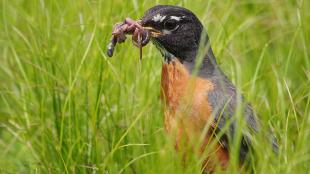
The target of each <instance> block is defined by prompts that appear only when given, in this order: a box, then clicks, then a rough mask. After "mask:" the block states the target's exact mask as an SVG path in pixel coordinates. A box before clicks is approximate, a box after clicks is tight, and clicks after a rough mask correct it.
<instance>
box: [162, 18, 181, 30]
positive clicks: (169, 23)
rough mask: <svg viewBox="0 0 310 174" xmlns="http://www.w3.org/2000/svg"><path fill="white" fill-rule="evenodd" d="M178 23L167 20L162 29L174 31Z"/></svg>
mask: <svg viewBox="0 0 310 174" xmlns="http://www.w3.org/2000/svg"><path fill="white" fill-rule="evenodd" d="M178 26H179V25H178V21H176V20H174V19H169V20H167V21H166V22H165V23H164V28H165V29H166V30H175V29H177V27H178Z"/></svg>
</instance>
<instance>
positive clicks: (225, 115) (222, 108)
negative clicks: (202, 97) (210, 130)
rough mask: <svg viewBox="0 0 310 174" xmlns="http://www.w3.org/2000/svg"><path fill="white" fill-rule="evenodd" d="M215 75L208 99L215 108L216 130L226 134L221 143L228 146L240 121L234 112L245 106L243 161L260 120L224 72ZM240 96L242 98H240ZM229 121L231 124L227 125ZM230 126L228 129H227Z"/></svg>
mask: <svg viewBox="0 0 310 174" xmlns="http://www.w3.org/2000/svg"><path fill="white" fill-rule="evenodd" d="M218 73H219V74H217V75H215V76H213V78H212V79H211V81H212V82H213V84H214V90H213V91H212V92H210V93H209V94H208V100H209V102H210V104H211V107H212V108H213V113H212V114H213V116H214V121H215V124H216V127H215V130H216V132H220V131H223V129H224V128H226V129H225V130H226V131H224V135H223V136H221V137H220V140H221V143H222V144H223V145H224V147H226V148H228V144H229V140H230V139H232V138H233V137H234V136H235V132H236V128H237V127H238V121H236V120H235V118H233V117H234V114H235V112H236V109H237V107H238V105H239V104H240V105H241V106H242V108H243V110H242V112H243V113H242V117H241V118H242V119H244V121H245V122H246V125H247V126H246V127H243V128H241V129H242V139H241V147H240V154H239V155H240V160H241V161H243V160H244V159H245V157H246V155H247V152H248V150H249V146H250V144H251V139H250V137H251V136H250V135H251V134H252V133H253V132H257V131H258V129H259V128H258V127H259V126H258V122H257V120H256V116H255V114H254V112H253V110H252V107H251V106H250V105H249V104H248V103H246V102H245V101H244V99H243V97H242V96H240V94H238V92H237V90H236V89H235V87H234V85H233V84H232V83H231V82H230V81H229V80H228V78H227V77H226V76H225V75H224V74H223V73H222V72H218ZM238 95H239V96H238ZM238 98H240V99H239V100H238ZM227 123H229V125H227ZM227 126H228V129H227Z"/></svg>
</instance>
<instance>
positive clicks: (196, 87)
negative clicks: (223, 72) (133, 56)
mask: <svg viewBox="0 0 310 174" xmlns="http://www.w3.org/2000/svg"><path fill="white" fill-rule="evenodd" d="M212 90H213V84H212V83H211V82H210V81H209V80H207V79H203V78H200V77H194V76H191V75H190V73H189V71H188V70H187V69H186V67H185V66H184V65H183V64H182V63H180V62H179V61H178V60H177V59H173V60H171V61H170V63H164V64H163V66H162V76H161V96H162V99H163V101H164V103H165V107H164V108H165V111H164V112H165V126H166V129H167V130H168V131H170V130H171V128H172V127H174V126H177V127H179V128H180V127H182V129H191V131H193V130H197V129H200V128H201V129H203V127H204V126H205V124H206V122H207V120H208V119H209V117H210V115H211V112H212V108H211V106H210V104H209V102H208V93H209V92H210V91H212ZM184 122H186V126H184V125H183V123H184ZM180 125H181V126H180ZM198 132H199V131H198Z"/></svg>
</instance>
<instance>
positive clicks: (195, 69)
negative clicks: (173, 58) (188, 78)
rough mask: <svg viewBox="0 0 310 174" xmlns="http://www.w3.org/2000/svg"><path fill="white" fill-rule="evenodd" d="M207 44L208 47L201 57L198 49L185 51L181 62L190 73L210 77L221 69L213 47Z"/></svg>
mask: <svg viewBox="0 0 310 174" xmlns="http://www.w3.org/2000/svg"><path fill="white" fill-rule="evenodd" d="M206 46H207V47H208V49H206V50H207V51H206V52H205V53H204V54H202V55H203V56H202V57H199V56H200V55H199V54H198V51H191V52H188V53H185V54H184V57H183V59H181V62H182V63H183V65H184V66H185V67H186V68H187V70H188V71H189V72H190V74H192V75H197V76H201V77H210V76H213V75H214V74H215V72H217V71H220V69H219V67H218V65H217V62H216V59H215V56H214V54H213V51H212V48H211V47H210V46H208V45H206ZM197 50H198V49H197Z"/></svg>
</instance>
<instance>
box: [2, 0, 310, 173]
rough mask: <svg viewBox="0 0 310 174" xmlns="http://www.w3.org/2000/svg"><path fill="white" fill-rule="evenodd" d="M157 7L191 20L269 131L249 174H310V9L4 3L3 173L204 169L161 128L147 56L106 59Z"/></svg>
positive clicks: (153, 69) (241, 4) (302, 0)
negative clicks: (175, 9) (112, 42)
mask: <svg viewBox="0 0 310 174" xmlns="http://www.w3.org/2000/svg"><path fill="white" fill-rule="evenodd" d="M155 4H179V5H182V6H184V7H187V8H189V9H191V10H192V11H193V12H194V13H195V14H197V16H198V17H199V18H200V19H201V20H202V22H203V23H204V26H205V27H206V28H207V30H208V33H209V36H210V38H211V42H212V46H213V49H214V51H215V55H216V57H217V59H218V62H219V64H220V66H221V67H222V69H223V70H224V71H225V72H226V74H227V75H228V76H229V77H230V79H232V81H233V82H234V84H236V86H237V87H238V89H239V90H240V91H242V93H243V94H244V95H245V97H246V98H247V100H248V101H250V102H251V103H252V105H253V107H254V109H255V110H256V112H257V113H258V114H259V116H260V120H261V123H262V125H263V128H264V129H266V130H267V127H272V128H273V131H274V132H275V134H276V136H277V137H278V139H279V154H278V155H273V154H272V153H271V152H270V151H271V149H270V146H269V144H268V143H266V142H263V141H257V142H256V143H254V147H255V149H256V153H257V154H256V155H255V156H254V157H255V158H254V159H255V160H254V161H255V164H253V166H252V167H251V168H252V170H253V171H254V173H309V171H310V148H309V147H310V56H309V53H310V23H309V21H310V12H309V9H308V8H309V7H310V1H306V0H299V1H293V0H291V1H289V0H286V1H285V0H283V1H277V0H272V1H269V0H251V1H235V0H227V1H216V0H209V1H205V0H197V1H189V0H183V1H177V0H167V1H163V0H156V1H150V0H146V1H141V0H139V1H138V0H132V1H123V0H113V1H112V0H76V1H69V0H59V1H57V0H54V1H53V0H50V1H47V0H2V1H1V2H0V9H1V10H0V18H1V19H0V20H1V22H0V173H53V174H54V173H106V174H107V173H111V174H114V173H116V174H117V173H137V174H140V173H150V174H152V173H154V174H157V173H199V172H200V167H201V166H200V164H199V163H198V162H197V158H198V157H193V159H192V160H189V162H188V165H187V167H183V165H182V162H181V161H182V157H180V154H178V153H177V152H176V151H175V150H174V147H173V144H174V142H173V140H172V138H171V137H169V136H168V135H167V134H166V132H165V130H164V126H163V114H162V106H161V101H160V98H159V92H160V73H161V58H160V54H159V52H158V51H157V50H156V49H155V47H154V46H153V45H151V44H150V45H149V46H147V47H146V48H145V49H144V50H143V51H144V56H143V57H144V59H143V61H142V62H140V61H139V51H138V49H136V48H135V47H134V46H133V45H132V44H131V42H130V39H129V40H128V41H127V42H126V43H125V44H121V45H118V47H117V48H116V51H115V56H114V57H113V58H108V57H107V56H106V55H105V52H106V45H107V43H108V41H109V38H110V34H111V29H112V25H113V24H114V23H116V22H118V21H122V20H123V19H124V18H125V17H127V16H130V17H132V18H134V19H137V18H140V17H141V16H142V15H143V12H144V11H145V10H146V9H148V8H149V7H152V6H154V5H155ZM235 161H236V160H232V162H231V165H230V166H229V170H228V173H239V172H238V166H237V164H236V162H235Z"/></svg>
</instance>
